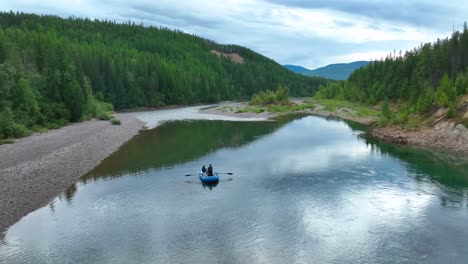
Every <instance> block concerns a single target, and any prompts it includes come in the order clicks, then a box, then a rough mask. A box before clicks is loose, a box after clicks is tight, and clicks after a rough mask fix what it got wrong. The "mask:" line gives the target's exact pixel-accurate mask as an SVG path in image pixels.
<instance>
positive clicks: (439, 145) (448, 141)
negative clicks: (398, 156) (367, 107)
mask: <svg viewBox="0 0 468 264" xmlns="http://www.w3.org/2000/svg"><path fill="white" fill-rule="evenodd" d="M368 136H370V137H372V138H376V139H379V140H382V141H385V142H389V143H394V144H399V145H411V146H419V147H424V148H430V149H436V150H443V151H448V152H454V153H459V154H463V155H468V129H467V128H466V127H464V126H463V125H461V124H455V123H453V122H449V121H444V122H441V123H438V124H437V125H435V126H434V127H433V128H425V129H420V130H416V131H410V130H406V129H403V128H401V127H397V126H390V127H374V128H372V129H371V130H370V131H369V132H368Z"/></svg>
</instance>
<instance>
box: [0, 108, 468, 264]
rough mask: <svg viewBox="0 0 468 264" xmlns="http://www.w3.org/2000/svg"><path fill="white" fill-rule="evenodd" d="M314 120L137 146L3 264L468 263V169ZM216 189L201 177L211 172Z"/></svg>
mask: <svg viewBox="0 0 468 264" xmlns="http://www.w3.org/2000/svg"><path fill="white" fill-rule="evenodd" d="M363 129H364V128H363V127H362V126H360V125H358V124H355V123H351V122H344V121H342V120H339V119H330V118H328V119H327V118H322V117H316V116H289V117H281V118H279V119H278V120H277V121H275V122H235V121H213V120H211V121H208V120H197V121H177V122H169V123H164V124H163V125H161V126H160V127H158V128H156V129H154V130H147V131H144V132H142V133H141V134H140V135H139V136H137V137H135V138H134V139H132V140H131V141H130V142H129V143H127V144H126V145H124V146H122V147H121V148H120V149H119V151H117V152H116V153H114V154H113V155H111V156H110V157H108V158H107V159H106V160H104V162H103V163H102V164H101V165H99V166H98V167H96V168H95V169H94V170H93V171H91V172H90V173H88V174H87V175H85V176H84V177H82V179H81V181H80V182H79V183H78V184H75V185H73V186H71V187H70V188H69V189H68V190H67V191H65V192H64V193H63V194H62V195H61V196H59V197H57V198H56V199H54V201H53V202H52V203H50V204H49V205H47V206H45V207H43V208H41V209H39V210H37V211H35V212H33V213H30V214H29V215H27V216H26V217H24V218H23V219H22V220H21V221H19V222H18V223H16V224H15V225H14V226H12V227H11V228H10V229H9V230H8V231H7V232H6V234H5V237H4V238H3V239H1V240H0V263H2V264H3V263H467V262H468V250H466V245H468V225H467V223H468V173H467V172H468V162H467V161H466V160H465V159H462V158H458V157H454V156H451V155H448V154H443V153H435V152H429V151H425V150H420V149H412V148H406V147H400V146H395V145H390V144H384V143H379V142H376V141H368V140H366V139H363V138H361V137H360V136H359V134H360V133H361V132H362V131H363ZM210 163H211V164H213V166H214V169H215V171H217V172H221V173H227V172H232V173H233V175H228V174H220V176H221V180H220V182H219V183H218V184H217V185H216V186H206V185H202V184H201V183H200V181H199V179H198V177H197V176H189V177H186V176H185V175H186V174H193V175H196V174H197V172H198V171H199V170H200V167H201V165H203V164H206V165H208V164H210Z"/></svg>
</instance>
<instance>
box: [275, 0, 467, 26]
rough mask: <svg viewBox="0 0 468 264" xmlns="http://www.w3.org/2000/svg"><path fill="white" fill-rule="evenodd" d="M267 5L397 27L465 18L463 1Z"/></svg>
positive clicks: (299, 0) (284, 1)
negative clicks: (335, 13)
mask: <svg viewBox="0 0 468 264" xmlns="http://www.w3.org/2000/svg"><path fill="white" fill-rule="evenodd" d="M268 1H269V2H272V3H276V4H280V5H283V6H293V7H300V8H304V9H329V10H337V11H341V12H344V13H348V14H353V15H357V16H362V17H367V18H372V19H374V20H377V21H381V20H386V21H391V22H398V23H399V24H410V25H413V26H422V27H426V26H441V25H442V26H443V27H446V25H444V23H442V24H441V22H446V21H447V18H449V17H453V15H455V16H456V17H458V19H461V20H460V21H458V22H457V23H462V22H463V21H462V19H466V18H465V17H464V14H463V13H461V12H459V10H457V9H459V8H461V6H463V4H462V3H461V2H463V1H435V0H429V1H418V0H404V1H401V0H400V1H386V0H374V1H368V0H347V1H341V0H315V1H306V0H268Z"/></svg>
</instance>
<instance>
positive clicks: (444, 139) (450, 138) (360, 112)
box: [202, 99, 468, 155]
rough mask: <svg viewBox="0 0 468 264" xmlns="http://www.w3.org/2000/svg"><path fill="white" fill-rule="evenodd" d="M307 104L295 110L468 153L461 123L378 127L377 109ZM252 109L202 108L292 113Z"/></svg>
mask: <svg viewBox="0 0 468 264" xmlns="http://www.w3.org/2000/svg"><path fill="white" fill-rule="evenodd" d="M292 102H293V103H295V104H298V105H301V104H305V103H306V102H305V101H304V100H303V99H293V100H292ZM308 103H311V104H313V105H314V108H309V109H304V110H300V111H296V112H299V113H307V114H314V115H320V116H336V117H340V118H343V119H346V120H351V121H354V122H358V123H361V124H364V125H367V126H369V127H370V130H369V132H368V133H367V136H369V137H372V138H376V139H379V140H382V141H385V142H390V143H394V144H399V145H410V146H417V147H423V148H428V149H435V150H443V151H447V152H452V153H457V154H462V155H468V129H467V128H466V127H464V126H463V125H461V124H458V125H457V124H455V123H453V122H450V121H439V122H438V123H437V124H435V125H434V126H432V127H422V128H419V129H417V130H408V129H403V128H401V127H399V126H385V127H379V126H376V122H377V120H378V118H379V111H378V109H376V108H370V107H365V106H360V105H358V104H354V103H351V102H346V101H335V100H321V101H313V100H312V101H309V102H308ZM245 110H251V111H245ZM252 110H254V111H255V108H250V109H249V107H248V103H247V102H241V103H239V102H236V103H231V102H229V103H223V104H221V105H220V106H217V107H213V108H209V109H204V110H202V111H203V112H205V113H209V114H214V115H226V116H231V117H244V118H252V117H262V118H274V117H276V116H278V115H281V114H285V113H289V112H288V111H285V112H278V113H272V112H267V111H256V112H253V111H252Z"/></svg>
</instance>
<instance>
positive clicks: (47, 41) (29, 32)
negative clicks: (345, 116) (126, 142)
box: [0, 12, 327, 138]
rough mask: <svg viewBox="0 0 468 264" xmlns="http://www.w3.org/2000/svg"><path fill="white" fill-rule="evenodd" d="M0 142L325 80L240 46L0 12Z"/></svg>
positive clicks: (302, 88)
mask: <svg viewBox="0 0 468 264" xmlns="http://www.w3.org/2000/svg"><path fill="white" fill-rule="evenodd" d="M0 80H1V82H0V138H2V137H13V136H19V135H20V134H24V133H19V134H18V133H16V132H15V131H23V132H24V131H26V130H27V129H28V128H32V127H34V126H45V127H49V125H51V126H52V127H55V126H56V125H62V124H64V123H66V122H69V121H78V120H81V119H83V118H88V117H90V116H95V115H96V112H98V111H100V112H102V111H101V110H102V107H101V106H98V105H99V104H96V100H98V101H101V102H103V101H105V102H109V103H111V104H112V105H113V106H114V107H115V108H117V109H122V108H130V107H137V106H161V105H168V104H193V103H199V102H215V101H219V100H230V99H241V98H249V97H250V96H251V95H252V94H254V93H257V92H258V91H261V90H266V89H276V87H278V85H279V84H282V85H285V86H287V87H289V91H290V94H291V95H292V96H310V95H313V94H314V93H315V91H316V90H317V88H318V87H319V86H320V85H321V84H325V83H326V82H327V80H325V79H323V78H316V77H306V76H302V75H299V74H294V73H292V72H290V71H288V70H287V69H285V68H284V67H282V66H281V65H279V64H278V63H276V62H275V61H273V60H271V59H269V58H266V57H264V56H262V55H261V54H258V53H255V52H254V51H252V50H250V49H248V48H244V47H241V46H237V45H220V44H217V43H215V42H213V41H210V40H207V39H203V38H200V37H197V36H194V35H190V34H185V33H183V32H180V31H174V30H169V29H166V28H157V27H144V26H141V25H135V24H134V23H131V22H128V23H125V24H118V23H116V22H112V21H107V20H105V21H99V20H90V19H79V18H68V19H63V18H60V17H56V16H38V15H32V14H22V13H13V12H9V13H1V12H0Z"/></svg>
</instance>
